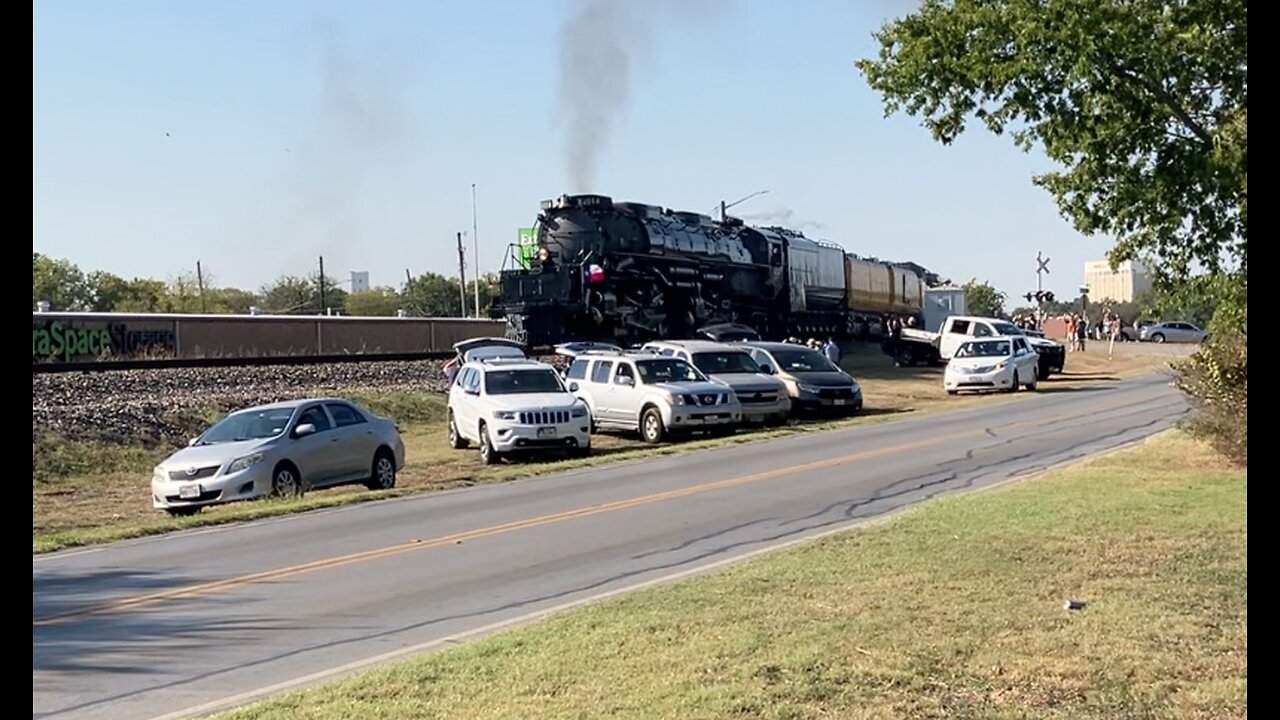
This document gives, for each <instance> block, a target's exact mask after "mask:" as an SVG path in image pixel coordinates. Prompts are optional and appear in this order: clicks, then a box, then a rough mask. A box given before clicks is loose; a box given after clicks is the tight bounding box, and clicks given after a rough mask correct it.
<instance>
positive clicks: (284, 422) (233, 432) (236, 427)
mask: <svg viewBox="0 0 1280 720" xmlns="http://www.w3.org/2000/svg"><path fill="white" fill-rule="evenodd" d="M293 410H294V409H293V408H291V407H285V408H272V409H270V410H245V411H243V412H238V413H232V414H230V415H228V416H226V417H225V418H223V419H221V420H219V421H218V422H217V423H216V424H215V425H214V426H213V427H211V428H209V429H208V430H206V431H205V433H204V435H201V436H200V442H199V443H198V444H199V445H217V444H219V443H229V442H243V441H245V440H266V439H267V438H273V437H275V436H277V435H279V434H280V433H282V432H284V429H285V428H286V427H288V426H289V418H291V417H293Z"/></svg>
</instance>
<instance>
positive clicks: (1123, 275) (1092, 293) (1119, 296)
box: [1084, 260, 1151, 303]
mask: <svg viewBox="0 0 1280 720" xmlns="http://www.w3.org/2000/svg"><path fill="white" fill-rule="evenodd" d="M1084 284H1085V285H1086V286H1087V287H1088V288H1089V300H1090V301H1091V302H1100V301H1103V300H1110V301H1111V302H1117V303H1127V302H1133V301H1134V299H1135V298H1136V297H1138V296H1139V295H1141V294H1142V293H1144V292H1146V291H1147V290H1150V289H1151V278H1150V277H1149V276H1148V275H1147V270H1146V268H1144V267H1143V266H1142V264H1141V263H1137V262H1129V261H1126V262H1123V263H1120V264H1119V265H1118V266H1116V269H1115V270H1112V269H1111V263H1110V262H1109V261H1107V260H1098V261H1096V262H1087V263H1085V264H1084Z"/></svg>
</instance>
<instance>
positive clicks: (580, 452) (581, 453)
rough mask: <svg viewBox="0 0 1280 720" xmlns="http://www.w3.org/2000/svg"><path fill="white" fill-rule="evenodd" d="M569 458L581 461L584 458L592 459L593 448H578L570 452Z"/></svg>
mask: <svg viewBox="0 0 1280 720" xmlns="http://www.w3.org/2000/svg"><path fill="white" fill-rule="evenodd" d="M569 457H571V458H575V459H579V460H580V459H582V458H587V457H591V446H590V445H588V446H586V447H576V448H574V449H572V450H570V451H569Z"/></svg>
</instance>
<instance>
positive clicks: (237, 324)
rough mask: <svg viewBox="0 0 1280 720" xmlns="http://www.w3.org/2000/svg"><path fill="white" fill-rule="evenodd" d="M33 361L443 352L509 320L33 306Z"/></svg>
mask: <svg viewBox="0 0 1280 720" xmlns="http://www.w3.org/2000/svg"><path fill="white" fill-rule="evenodd" d="M31 328H32V339H31V359H32V362H46V361H58V362H76V361H88V360H98V359H106V358H110V357H116V358H121V357H128V358H145V357H178V358H198V357H260V356H267V355H316V354H321V355H341V354H391V353H415V352H443V351H447V350H449V349H450V348H451V347H452V345H453V344H454V343H456V342H458V341H459V340H465V339H467V338H472V337H481V336H502V334H503V333H504V331H505V324H504V322H503V321H501V320H474V319H461V318H353V317H307V316H286V315H142V314H139V315H133V314H119V313H32V315H31Z"/></svg>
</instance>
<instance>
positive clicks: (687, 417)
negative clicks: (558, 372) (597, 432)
mask: <svg viewBox="0 0 1280 720" xmlns="http://www.w3.org/2000/svg"><path fill="white" fill-rule="evenodd" d="M568 381H569V391H570V392H572V393H573V394H574V395H577V396H578V397H579V398H581V399H582V400H583V401H584V402H585V403H586V404H587V406H588V407H589V408H590V410H591V419H592V421H593V422H594V424H595V426H596V427H598V428H600V429H608V430H621V431H630V432H636V431H638V432H639V433H640V437H641V438H643V439H644V441H645V442H649V443H657V442H661V441H662V440H663V439H664V438H666V437H667V436H668V435H674V434H677V433H680V434H683V433H686V432H694V431H699V430H704V431H710V432H713V433H720V434H728V433H732V432H733V431H734V430H735V429H736V428H737V426H738V424H739V423H741V422H742V405H741V404H740V403H739V402H738V397H737V395H736V394H735V393H734V392H733V389H732V388H729V387H726V386H724V385H720V384H718V383H714V382H711V380H709V379H708V378H707V376H706V375H703V374H702V372H700V371H699V370H698V368H696V367H694V366H693V365H690V364H689V363H687V362H685V361H684V360H681V359H679V358H674V357H661V356H659V355H654V354H651V353H627V352H622V353H616V352H591V353H586V354H583V355H580V356H578V357H576V358H574V360H573V363H572V364H570V365H569V371H568Z"/></svg>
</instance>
